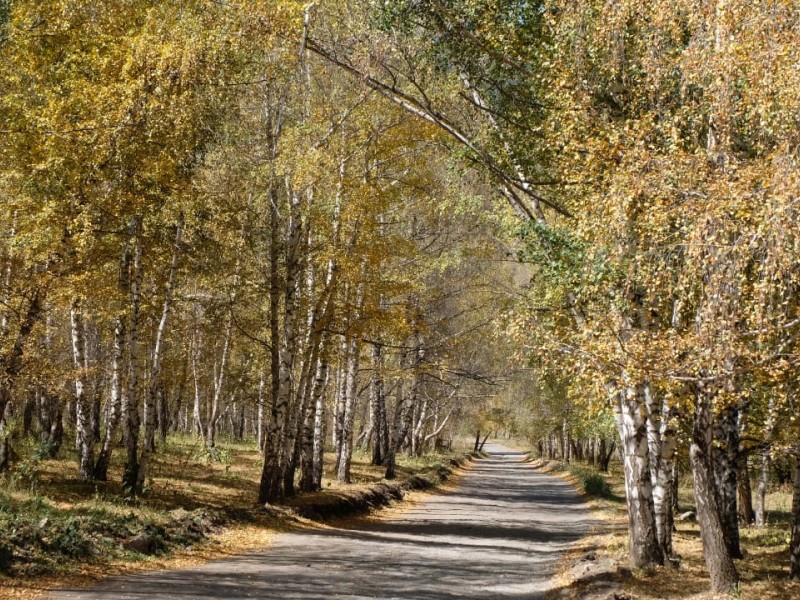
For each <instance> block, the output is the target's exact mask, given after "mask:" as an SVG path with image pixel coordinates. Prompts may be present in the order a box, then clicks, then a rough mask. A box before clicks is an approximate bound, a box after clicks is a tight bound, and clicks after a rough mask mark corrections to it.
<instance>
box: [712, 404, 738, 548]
mask: <svg viewBox="0 0 800 600" xmlns="http://www.w3.org/2000/svg"><path fill="white" fill-rule="evenodd" d="M738 421H739V411H738V409H737V408H736V407H735V406H727V407H725V408H723V409H722V411H721V413H720V414H719V416H718V418H717V420H716V427H714V430H715V434H716V438H717V445H716V446H715V447H714V451H713V454H712V457H713V464H714V480H715V487H716V490H717V502H718V507H719V512H720V520H721V521H722V529H723V532H724V534H725V544H726V545H727V546H728V553H729V554H730V555H731V557H732V558H743V555H742V550H741V548H740V545H739V515H738V510H737V506H736V505H737V502H736V500H737V493H738V483H737V469H736V463H737V461H738V453H739V423H738Z"/></svg>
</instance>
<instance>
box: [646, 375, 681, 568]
mask: <svg viewBox="0 0 800 600" xmlns="http://www.w3.org/2000/svg"><path fill="white" fill-rule="evenodd" d="M643 392H644V398H645V406H646V408H647V439H648V446H649V452H650V478H651V481H652V484H653V512H654V515H655V523H656V535H657V537H658V543H659V545H660V546H661V553H662V554H663V556H664V558H665V559H666V558H668V557H671V556H673V554H674V551H673V548H672V530H673V527H674V523H673V514H672V477H673V475H674V463H675V453H676V450H677V447H678V443H677V436H676V432H675V429H674V427H673V426H672V422H671V421H672V417H673V411H672V409H671V407H670V405H669V401H668V400H667V398H666V397H664V399H663V401H662V402H658V401H657V400H656V399H655V398H654V397H653V396H654V394H653V390H652V388H651V386H650V384H649V383H646V384H645V385H644V389H643Z"/></svg>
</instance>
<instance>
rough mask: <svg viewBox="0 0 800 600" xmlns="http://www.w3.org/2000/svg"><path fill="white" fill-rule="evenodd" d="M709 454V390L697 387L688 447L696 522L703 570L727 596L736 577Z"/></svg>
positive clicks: (717, 588) (736, 580)
mask: <svg viewBox="0 0 800 600" xmlns="http://www.w3.org/2000/svg"><path fill="white" fill-rule="evenodd" d="M712 451H713V443H712V427H711V396H710V394H709V392H708V390H706V389H704V388H703V387H701V386H698V388H697V390H696V392H695V411H694V420H693V425H692V444H691V448H690V456H691V460H692V474H693V477H694V497H695V504H696V506H697V520H698V522H699V523H700V537H701V538H702V540H703V554H704V556H705V561H706V567H707V569H708V573H709V575H710V577H711V589H712V591H713V592H718V593H723V594H728V593H730V592H731V591H733V590H734V588H735V587H736V586H737V585H738V583H739V574H738V573H737V571H736V567H735V565H734V564H733V559H732V558H731V556H730V553H729V551H728V545H727V544H726V542H725V532H724V529H723V524H722V520H721V519H720V513H719V507H718V505H717V494H716V490H715V488H714V467H713V455H712Z"/></svg>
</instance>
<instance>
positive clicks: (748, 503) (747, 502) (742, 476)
mask: <svg viewBox="0 0 800 600" xmlns="http://www.w3.org/2000/svg"><path fill="white" fill-rule="evenodd" d="M747 463H748V457H747V454H741V455H740V457H739V465H738V470H739V473H738V477H737V478H736V480H737V481H738V483H739V489H738V493H739V519H740V520H741V521H742V523H744V524H745V525H750V524H752V523H753V522H754V521H755V520H756V513H755V510H754V509H753V490H752V489H751V486H750V469H749V467H748V464H747Z"/></svg>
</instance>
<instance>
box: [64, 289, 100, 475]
mask: <svg viewBox="0 0 800 600" xmlns="http://www.w3.org/2000/svg"><path fill="white" fill-rule="evenodd" d="M70 322H71V324H72V358H73V362H74V365H75V410H76V419H75V421H76V428H75V436H76V446H77V450H78V477H80V478H81V479H83V480H85V481H91V480H92V479H93V478H94V432H93V431H92V422H91V411H92V408H91V405H90V402H89V400H88V398H87V397H86V337H85V333H86V332H85V329H84V324H83V314H82V308H81V301H80V300H79V299H77V298H76V299H74V300H73V301H72V306H71V308H70Z"/></svg>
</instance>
